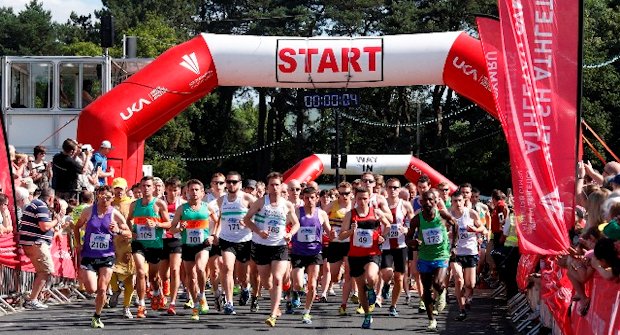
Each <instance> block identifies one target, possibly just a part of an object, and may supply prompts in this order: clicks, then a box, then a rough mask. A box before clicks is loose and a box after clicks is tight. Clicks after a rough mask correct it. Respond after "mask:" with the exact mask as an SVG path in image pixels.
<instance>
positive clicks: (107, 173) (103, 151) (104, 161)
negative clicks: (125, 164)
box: [92, 140, 114, 186]
mask: <svg viewBox="0 0 620 335" xmlns="http://www.w3.org/2000/svg"><path fill="white" fill-rule="evenodd" d="M110 151H112V143H110V141H108V140H105V141H103V142H101V145H100V146H99V151H97V152H96V153H95V154H94V155H93V158H92V162H93V165H94V166H95V172H96V173H97V178H98V179H99V180H98V185H99V186H103V185H107V182H106V178H108V177H114V168H113V167H110V169H108V154H109V153H110Z"/></svg>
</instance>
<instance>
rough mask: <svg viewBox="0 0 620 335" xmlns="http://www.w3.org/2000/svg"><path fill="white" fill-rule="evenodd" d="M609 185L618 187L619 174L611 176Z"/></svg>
mask: <svg viewBox="0 0 620 335" xmlns="http://www.w3.org/2000/svg"><path fill="white" fill-rule="evenodd" d="M609 182H610V183H614V184H616V185H620V174H617V175H615V176H613V177H612V178H611V179H610V180H609Z"/></svg>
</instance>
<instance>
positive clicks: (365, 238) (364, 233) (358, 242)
mask: <svg viewBox="0 0 620 335" xmlns="http://www.w3.org/2000/svg"><path fill="white" fill-rule="evenodd" d="M373 233H374V230H372V229H362V228H357V229H356V230H355V234H354V236H353V246H355V247H358V248H371V247H372V242H373V241H372V235H373Z"/></svg>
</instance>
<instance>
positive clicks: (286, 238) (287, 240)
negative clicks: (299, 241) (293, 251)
mask: <svg viewBox="0 0 620 335" xmlns="http://www.w3.org/2000/svg"><path fill="white" fill-rule="evenodd" d="M292 238H293V236H292V235H291V233H286V234H284V240H285V241H286V243H289V242H290V241H291V239H292Z"/></svg>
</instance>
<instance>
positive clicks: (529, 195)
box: [497, 0, 581, 255]
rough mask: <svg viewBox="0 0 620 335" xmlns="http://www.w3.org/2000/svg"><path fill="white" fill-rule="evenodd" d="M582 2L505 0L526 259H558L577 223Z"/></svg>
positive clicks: (508, 111)
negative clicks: (569, 231)
mask: <svg viewBox="0 0 620 335" xmlns="http://www.w3.org/2000/svg"><path fill="white" fill-rule="evenodd" d="M580 6H581V1H557V0H556V1H554V0H537V1H531V0H530V1H525V0H500V1H499V12H500V24H501V37H502V49H503V55H504V66H503V68H504V71H503V72H504V73H503V77H504V79H505V88H504V90H503V92H502V91H499V92H498V93H499V94H498V96H497V98H498V100H497V105H498V109H499V110H498V114H499V115H501V116H500V119H502V118H503V119H504V120H505V124H503V126H504V132H505V134H506V140H507V141H508V147H509V151H510V162H511V166H512V180H513V190H514V192H515V203H514V210H515V214H516V216H517V232H518V234H519V248H520V251H521V253H526V254H527V253H531V254H540V255H557V254H559V253H561V252H562V251H563V250H566V249H567V248H568V246H569V238H568V229H569V227H572V225H573V224H574V214H573V211H574V203H575V168H576V155H577V152H576V148H577V133H578V132H577V126H578V125H577V115H578V114H577V104H578V94H577V93H578V88H579V87H580V85H581V84H580V82H579V81H580V72H579V71H580V69H579V64H580V59H581V58H580V57H579V51H580V48H579V36H581V35H580V30H579V29H580V18H579V16H580V15H581V11H580V8H581V7H580Z"/></svg>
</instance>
